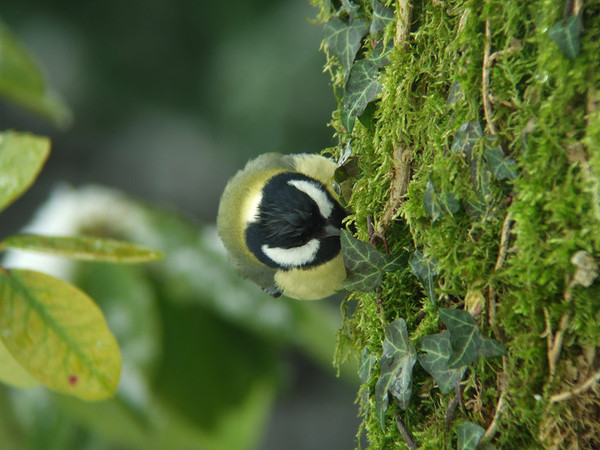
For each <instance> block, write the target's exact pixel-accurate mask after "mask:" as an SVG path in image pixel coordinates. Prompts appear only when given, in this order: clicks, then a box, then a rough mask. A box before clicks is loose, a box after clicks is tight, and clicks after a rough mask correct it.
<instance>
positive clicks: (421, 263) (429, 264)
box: [408, 250, 437, 305]
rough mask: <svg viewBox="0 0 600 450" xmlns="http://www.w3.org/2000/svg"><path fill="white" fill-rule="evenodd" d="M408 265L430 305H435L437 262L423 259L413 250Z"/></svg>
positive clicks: (423, 257)
mask: <svg viewBox="0 0 600 450" xmlns="http://www.w3.org/2000/svg"><path fill="white" fill-rule="evenodd" d="M408 264H409V265H410V268H411V269H412V272H413V273H414V274H415V276H416V277H417V278H418V279H419V281H420V282H421V283H422V284H423V287H424V288H425V292H427V297H429V300H430V301H431V303H432V304H434V305H435V301H436V296H435V279H436V277H437V268H436V264H437V260H435V259H433V260H430V259H429V258H425V256H424V255H423V253H421V252H420V251H419V250H415V251H414V253H413V254H412V256H411V257H410V260H409V261H408Z"/></svg>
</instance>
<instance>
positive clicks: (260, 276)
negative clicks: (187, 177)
mask: <svg viewBox="0 0 600 450" xmlns="http://www.w3.org/2000/svg"><path fill="white" fill-rule="evenodd" d="M335 169H336V164H335V163H334V162H333V161H331V160H329V159H327V158H325V157H323V156H319V155H311V154H297V155H281V154H278V153H266V154H263V155H261V156H259V157H257V158H256V159H254V160H252V161H250V162H248V164H247V165H246V167H245V168H244V169H243V170H240V171H239V172H238V173H237V174H236V175H235V176H234V177H233V178H232V179H231V180H230V181H229V183H228V184H227V186H226V187H225V191H224V192H223V195H222V197H221V202H220V204H219V212H218V215H217V229H218V232H219V235H220V237H221V240H222V241H223V244H224V245H225V248H226V249H227V253H228V256H229V260H230V261H231V262H232V264H233V266H234V267H235V269H236V270H237V272H238V274H239V275H240V276H241V277H243V278H247V279H249V280H252V281H254V282H255V283H256V284H258V285H259V286H261V287H262V288H263V290H265V291H266V292H268V293H269V294H271V295H272V296H274V297H279V296H280V295H281V294H284V295H286V296H288V297H292V298H296V299H300V300H315V299H320V298H324V297H328V296H329V295H331V294H333V293H335V292H336V291H337V290H339V289H340V287H341V283H342V281H343V280H344V279H345V278H346V270H345V267H344V261H343V259H342V255H341V249H340V228H341V227H342V220H343V219H344V217H346V215H347V213H346V211H345V210H344V208H343V207H342V206H341V205H340V203H339V202H338V201H337V200H336V194H335V192H334V191H333V189H332V181H333V172H334V171H335Z"/></svg>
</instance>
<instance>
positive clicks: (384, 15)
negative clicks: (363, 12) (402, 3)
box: [370, 0, 394, 36]
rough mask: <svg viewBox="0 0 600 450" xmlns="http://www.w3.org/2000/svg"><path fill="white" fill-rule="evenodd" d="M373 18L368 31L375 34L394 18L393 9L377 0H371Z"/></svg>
mask: <svg viewBox="0 0 600 450" xmlns="http://www.w3.org/2000/svg"><path fill="white" fill-rule="evenodd" d="M371 4H372V6H373V20H372V21H371V28H370V32H371V35H372V36H375V35H376V34H377V33H379V32H380V31H383V30H384V29H385V27H386V26H387V25H388V24H389V23H391V22H392V21H393V20H394V10H393V9H392V8H388V7H387V6H384V5H383V4H382V3H381V2H380V1H379V0H372V1H371Z"/></svg>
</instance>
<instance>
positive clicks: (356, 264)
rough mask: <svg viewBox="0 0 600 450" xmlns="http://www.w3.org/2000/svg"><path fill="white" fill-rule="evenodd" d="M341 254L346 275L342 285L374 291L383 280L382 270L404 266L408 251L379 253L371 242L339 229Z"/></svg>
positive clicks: (351, 289)
mask: <svg viewBox="0 0 600 450" xmlns="http://www.w3.org/2000/svg"><path fill="white" fill-rule="evenodd" d="M341 243H342V256H343V258H344V265H345V267H346V271H347V272H348V276H347V277H346V279H345V280H344V281H343V283H342V287H343V288H344V289H346V290H348V291H362V292H371V291H374V290H375V289H376V288H377V287H378V286H379V285H380V284H381V281H382V280H383V272H393V271H396V270H399V269H401V268H403V267H406V263H407V260H408V253H407V252H405V251H401V252H399V253H397V254H394V255H386V254H384V253H381V252H380V251H378V250H377V249H376V248H374V247H373V246H372V245H371V244H368V243H366V242H362V241H359V240H358V239H355V238H353V237H352V234H351V233H350V232H349V231H347V230H341Z"/></svg>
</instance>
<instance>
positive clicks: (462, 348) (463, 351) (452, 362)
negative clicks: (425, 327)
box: [440, 308, 481, 369]
mask: <svg viewBox="0 0 600 450" xmlns="http://www.w3.org/2000/svg"><path fill="white" fill-rule="evenodd" d="M440 318H441V319H442V321H443V322H444V324H445V325H446V327H447V328H448V331H449V332H450V343H451V345H452V356H451V357H450V359H449V360H448V367H449V368H451V369H455V368H457V367H462V366H466V365H468V364H470V363H471V362H473V361H475V360H476V359H477V358H478V357H479V346H480V344H481V340H480V339H479V333H480V332H479V328H478V327H477V322H475V319H474V318H473V317H472V316H471V314H469V313H468V312H466V311H463V310H461V309H449V308H440Z"/></svg>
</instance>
